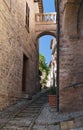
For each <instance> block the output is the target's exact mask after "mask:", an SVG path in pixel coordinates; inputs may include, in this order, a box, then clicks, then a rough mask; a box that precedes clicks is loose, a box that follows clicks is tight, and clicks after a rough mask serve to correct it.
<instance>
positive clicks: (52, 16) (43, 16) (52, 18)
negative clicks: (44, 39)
mask: <svg viewBox="0 0 83 130" xmlns="http://www.w3.org/2000/svg"><path fill="white" fill-rule="evenodd" d="M35 22H56V13H37V14H35Z"/></svg>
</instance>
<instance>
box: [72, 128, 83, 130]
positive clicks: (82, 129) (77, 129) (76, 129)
mask: <svg viewBox="0 0 83 130" xmlns="http://www.w3.org/2000/svg"><path fill="white" fill-rule="evenodd" d="M70 130H83V127H80V128H74V129H70Z"/></svg>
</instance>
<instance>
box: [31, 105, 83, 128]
mask: <svg viewBox="0 0 83 130" xmlns="http://www.w3.org/2000/svg"><path fill="white" fill-rule="evenodd" d="M33 130H83V111H79V112H71V113H58V112H56V108H51V107H50V106H49V104H48V103H47V104H45V106H44V109H43V110H42V111H41V114H40V115H39V117H38V118H37V119H36V121H35V125H34V126H33Z"/></svg>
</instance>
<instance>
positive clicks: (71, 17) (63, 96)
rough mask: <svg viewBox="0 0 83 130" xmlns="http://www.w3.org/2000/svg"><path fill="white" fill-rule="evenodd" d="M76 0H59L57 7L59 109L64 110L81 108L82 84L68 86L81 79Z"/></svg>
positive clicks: (82, 60)
mask: <svg viewBox="0 0 83 130" xmlns="http://www.w3.org/2000/svg"><path fill="white" fill-rule="evenodd" d="M66 2H68V3H66ZM71 2H72V3H71ZM76 2H78V4H76V3H75V2H74V1H71V0H70V1H64V2H63V1H61V2H60V7H59V8H60V111H64V112H67V111H76V110H82V109H83V104H82V103H83V96H82V95H83V84H81V85H79V86H74V87H75V88H74V87H68V86H70V85H72V84H75V83H79V82H82V81H83V49H82V48H83V37H82V36H80V35H79V33H78V32H79V30H78V27H77V25H78V23H77V22H78V11H79V7H80V1H79V0H78V1H76ZM81 13H83V11H82V12H81ZM81 16H83V14H81ZM81 25H83V23H82V24H81ZM81 28H82V26H81ZM65 88H66V89H65ZM79 106H80V107H79Z"/></svg>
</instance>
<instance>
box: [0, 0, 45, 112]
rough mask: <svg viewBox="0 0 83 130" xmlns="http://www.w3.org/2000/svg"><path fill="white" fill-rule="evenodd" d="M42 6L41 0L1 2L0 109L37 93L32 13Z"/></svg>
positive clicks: (38, 11) (36, 61)
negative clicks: (38, 0)
mask: <svg viewBox="0 0 83 130" xmlns="http://www.w3.org/2000/svg"><path fill="white" fill-rule="evenodd" d="M41 7H42V1H41V0H40V2H37V1H35V0H0V110H1V109H3V108H5V107H6V106H9V105H10V104H12V103H14V102H15V101H16V100H17V99H19V98H21V96H22V93H25V94H28V95H30V96H31V95H33V94H34V93H36V92H37V91H39V88H38V87H39V81H38V48H37V40H36V35H35V13H42V11H43V8H41Z"/></svg>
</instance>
